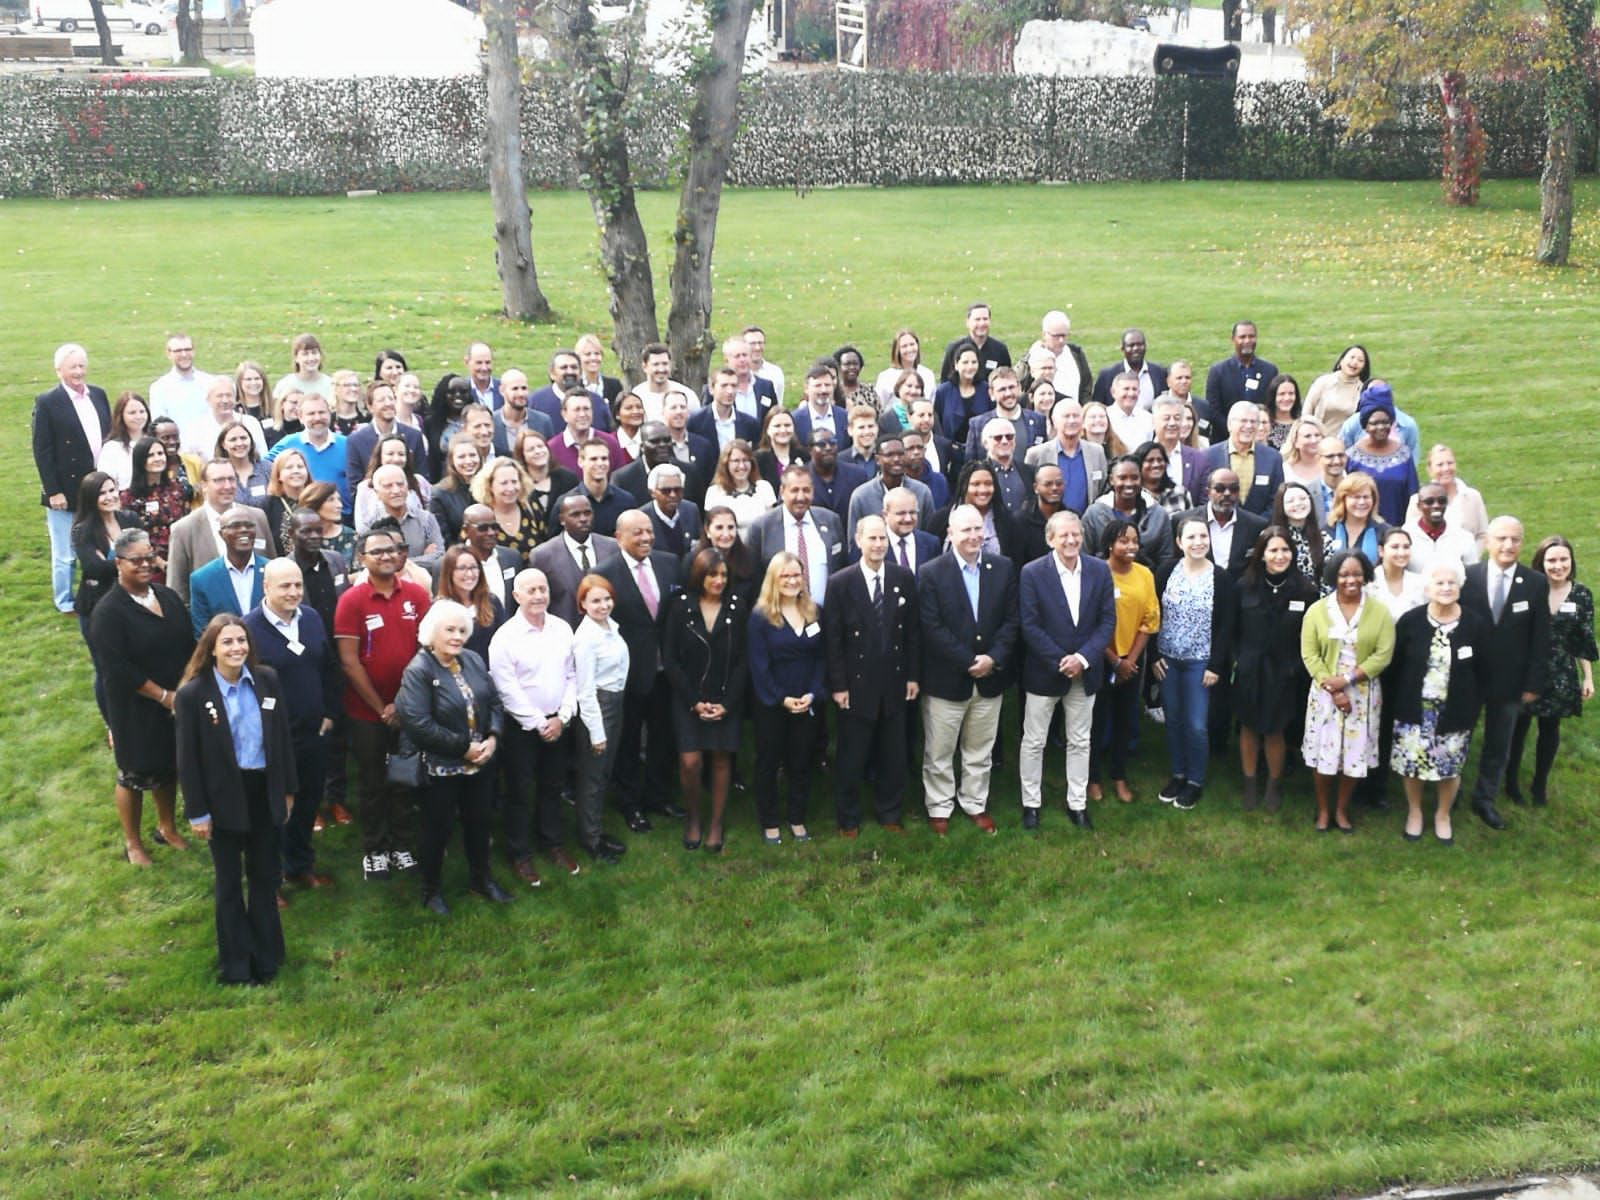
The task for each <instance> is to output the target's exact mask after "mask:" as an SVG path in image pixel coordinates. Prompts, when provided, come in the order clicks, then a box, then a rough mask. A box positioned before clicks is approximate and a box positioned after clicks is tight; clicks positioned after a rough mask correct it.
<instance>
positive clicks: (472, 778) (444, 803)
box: [417, 768, 494, 895]
mask: <svg viewBox="0 0 1600 1200" xmlns="http://www.w3.org/2000/svg"><path fill="white" fill-rule="evenodd" d="M493 786H494V772H493V771H492V770H490V769H488V768H484V769H483V770H480V771H479V772H478V773H477V774H476V775H438V776H435V775H430V776H428V778H427V779H426V780H425V781H424V782H423V785H422V793H421V795H422V846H421V850H420V852H419V853H418V855H417V868H418V874H420V875H421V876H422V892H423V895H429V894H431V893H433V892H437V891H438V890H439V881H440V877H441V876H442V875H443V874H444V848H445V845H446V844H447V843H448V842H449V841H450V830H451V829H452V828H453V827H454V825H455V823H456V818H457V816H459V817H460V818H461V841H462V843H463V844H464V845H465V846H466V851H467V870H468V871H469V872H470V873H471V878H472V882H473V884H474V885H477V884H479V883H481V882H482V881H483V880H485V879H487V878H488V877H489V793H490V791H491V789H492V788H493Z"/></svg>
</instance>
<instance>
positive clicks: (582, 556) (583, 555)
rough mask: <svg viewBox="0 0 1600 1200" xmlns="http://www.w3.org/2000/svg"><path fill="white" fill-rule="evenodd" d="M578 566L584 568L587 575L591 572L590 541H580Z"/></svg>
mask: <svg viewBox="0 0 1600 1200" xmlns="http://www.w3.org/2000/svg"><path fill="white" fill-rule="evenodd" d="M578 566H579V567H580V568H581V569H582V570H583V573H584V574H585V575H587V574H588V573H589V543H588V542H579V543H578Z"/></svg>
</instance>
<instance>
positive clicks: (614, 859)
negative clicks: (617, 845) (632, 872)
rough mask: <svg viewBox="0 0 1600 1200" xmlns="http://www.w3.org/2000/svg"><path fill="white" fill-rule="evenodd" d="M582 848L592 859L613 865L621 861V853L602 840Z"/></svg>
mask: <svg viewBox="0 0 1600 1200" xmlns="http://www.w3.org/2000/svg"><path fill="white" fill-rule="evenodd" d="M584 849H585V850H587V851H588V852H589V857H590V858H592V859H594V860H595V862H603V863H609V864H611V865H613V866H614V865H616V864H617V863H619V862H621V861H622V855H620V854H618V853H617V852H616V851H615V850H613V849H611V847H610V846H607V845H606V844H605V843H604V842H594V843H593V844H591V845H588V846H585V847H584Z"/></svg>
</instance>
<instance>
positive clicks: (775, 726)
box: [749, 552, 824, 846]
mask: <svg viewBox="0 0 1600 1200" xmlns="http://www.w3.org/2000/svg"><path fill="white" fill-rule="evenodd" d="M818 612H819V610H818V608H817V606H816V604H815V603H813V602H812V599H811V593H810V591H809V589H808V587H807V581H806V571H805V568H804V567H803V566H801V564H800V560H799V559H798V558H796V557H795V556H794V555H793V554H789V553H787V552H785V553H781V554H776V555H774V556H773V559H772V562H770V563H769V564H768V565H767V575H766V578H765V579H764V580H763V581H762V584H761V595H760V597H759V598H758V599H757V601H756V606H755V611H753V612H752V613H751V614H750V624H749V638H750V682H751V685H752V687H753V689H754V691H755V696H756V704H755V727H756V780H757V783H756V806H757V810H758V811H759V813H760V816H761V828H762V837H763V838H764V839H765V841H766V843H767V844H768V845H769V846H776V845H778V844H779V843H780V842H782V841H783V835H782V834H781V833H780V832H779V826H778V768H779V766H780V765H781V766H782V767H784V768H785V772H786V774H787V775H788V779H789V804H788V808H787V810H786V811H787V814H788V818H789V820H788V824H789V834H790V836H791V837H793V838H794V840H795V841H797V842H805V841H809V840H810V838H811V835H810V834H809V833H808V832H807V831H806V801H807V800H808V799H809V798H810V794H811V760H812V752H813V749H814V747H815V744H816V737H817V729H818V726H819V724H820V722H821V719H822V718H821V717H820V715H819V714H818V712H817V700H818V698H819V697H820V696H821V695H822V694H823V687H822V679H823V670H822V669H823V662H824V654H823V649H824V648H823V641H822V625H821V622H820V619H819V616H818Z"/></svg>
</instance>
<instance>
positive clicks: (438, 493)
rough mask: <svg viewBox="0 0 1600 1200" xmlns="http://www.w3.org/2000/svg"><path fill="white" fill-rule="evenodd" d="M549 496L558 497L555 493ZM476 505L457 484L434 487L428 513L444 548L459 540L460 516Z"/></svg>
mask: <svg viewBox="0 0 1600 1200" xmlns="http://www.w3.org/2000/svg"><path fill="white" fill-rule="evenodd" d="M554 473H555V472H554V469H552V471H551V474H552V475H554ZM554 486H555V485H554V483H552V484H551V487H552V488H554ZM551 494H552V495H559V493H556V492H552V493H551ZM476 503H477V501H476V500H474V499H473V498H472V493H471V492H469V491H467V489H466V488H464V487H462V486H461V485H460V484H459V483H457V484H455V485H453V486H451V487H445V486H443V485H442V484H435V485H434V489H433V491H432V492H431V493H430V494H429V496H428V511H429V512H431V513H432V514H433V516H434V519H435V520H436V521H438V522H439V533H440V534H441V535H442V536H443V537H444V544H445V545H446V546H454V545H455V544H456V543H457V542H459V541H460V540H461V515H462V514H463V513H464V512H466V511H467V509H468V508H470V507H472V505H474V504H476Z"/></svg>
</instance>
